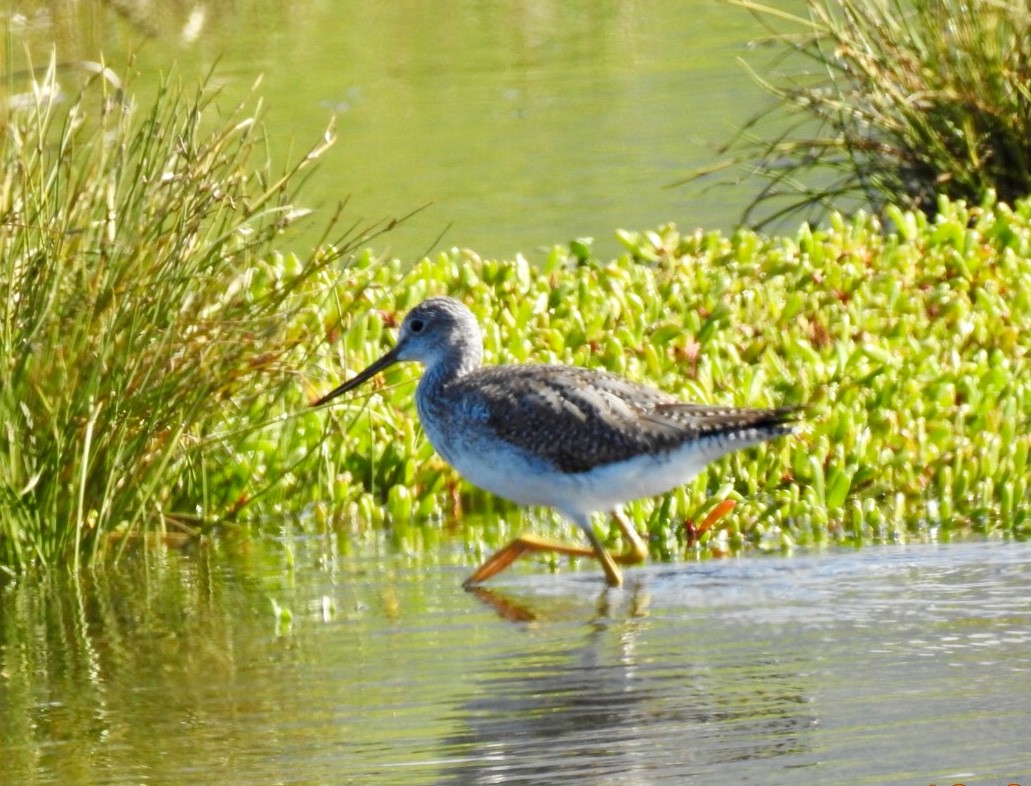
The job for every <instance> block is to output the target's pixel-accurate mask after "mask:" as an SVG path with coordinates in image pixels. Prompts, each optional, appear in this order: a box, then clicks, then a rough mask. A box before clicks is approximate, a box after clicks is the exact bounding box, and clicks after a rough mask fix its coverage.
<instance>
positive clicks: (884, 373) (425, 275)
mask: <svg viewBox="0 0 1031 786" xmlns="http://www.w3.org/2000/svg"><path fill="white" fill-rule="evenodd" d="M47 78H50V77H47ZM53 95H54V94H53V92H48V91H46V90H39V91H38V93H37V96H36V99H35V101H34V104H33V105H32V106H29V107H28V108H27V109H20V110H18V111H12V112H9V113H8V115H6V116H5V118H4V125H3V127H2V130H0V156H2V158H0V162H2V170H0V171H2V174H0V186H2V188H0V287H2V288H3V295H4V297H3V299H2V301H0V566H3V567H5V568H7V569H18V568H21V567H24V566H27V565H31V564H62V563H70V564H71V563H76V562H77V561H78V560H80V559H85V560H89V559H95V558H96V557H97V556H98V555H100V554H103V553H105V552H108V551H116V550H118V549H121V548H124V546H125V544H127V543H130V542H148V541H149V539H152V538H155V539H159V540H161V541H163V542H169V541H173V542H175V541H188V540H193V539H196V538H198V537H203V536H206V535H209V534H216V535H218V534H221V535H230V534H231V535H240V536H247V535H248V534H253V535H254V536H262V535H265V534H274V535H277V536H284V535H285V536H290V535H292V534H305V533H310V532H332V533H336V534H340V535H342V536H345V537H346V536H350V535H352V534H354V533H361V532H363V531H369V530H374V529H375V530H378V529H380V528H383V527H389V528H390V531H391V532H392V533H393V537H394V538H395V540H396V543H397V547H398V548H401V549H406V550H408V549H415V550H417V549H418V544H419V543H422V544H425V543H427V542H432V541H433V540H435V539H437V538H440V537H443V536H444V534H445V533H446V532H455V533H458V534H459V535H461V540H460V542H461V544H462V545H463V547H464V548H466V549H467V550H469V551H470V552H480V553H471V554H469V555H468V557H469V559H468V561H469V562H470V563H472V562H474V561H475V560H476V559H477V558H480V557H482V556H483V554H482V552H484V551H485V550H486V549H488V548H492V547H493V546H495V545H497V543H498V542H499V541H501V540H504V539H508V538H510V537H511V536H512V535H513V534H515V531H516V530H519V529H523V528H524V526H525V524H524V522H522V521H521V518H522V517H523V516H526V515H529V516H538V515H540V514H539V513H537V512H530V513H524V512H522V511H520V510H518V509H517V508H515V507H513V506H511V505H509V504H508V503H505V502H503V501H501V500H498V499H496V498H494V497H492V496H490V495H489V494H486V493H484V492H481V491H478V490H476V489H473V488H471V487H469V486H467V485H465V484H464V483H463V482H462V481H461V480H460V479H459V478H458V477H457V476H456V475H455V473H454V472H453V471H452V470H451V469H450V468H448V467H447V466H446V465H445V464H444V463H443V461H442V460H441V459H440V458H439V457H437V456H436V455H435V454H434V453H433V451H432V449H431V448H430V446H429V444H428V442H427V441H426V439H425V438H424V437H423V435H422V433H421V430H420V428H419V425H418V419H417V417H416V414H415V411H414V407H413V405H412V400H411V399H412V392H413V389H414V385H413V382H414V379H415V377H416V375H417V374H418V369H417V368H416V367H414V366H399V367H395V368H391V369H390V370H388V371H387V372H386V373H385V374H384V375H383V376H382V377H381V379H380V381H379V382H377V383H373V384H370V385H369V386H367V387H366V388H363V390H362V391H361V392H356V393H355V394H353V395H351V396H349V397H347V398H346V399H345V400H343V401H342V403H340V404H339V405H338V406H334V407H329V408H325V409H321V410H318V411H316V410H312V409H310V408H309V407H308V403H309V402H310V401H311V400H313V399H314V398H316V397H317V396H318V395H319V394H321V393H324V392H326V391H327V390H329V389H330V387H332V386H335V385H336V384H339V382H341V381H342V379H343V378H344V377H345V376H346V375H348V374H349V373H353V371H354V370H356V369H358V368H361V367H364V366H365V365H367V364H368V363H369V362H370V361H371V360H373V359H374V358H375V357H377V356H379V355H380V354H381V353H382V352H383V350H384V349H385V348H386V347H387V346H389V345H390V344H391V343H392V341H393V335H392V329H393V328H395V327H396V326H397V325H398V323H399V321H400V319H401V317H402V316H403V314H404V313H405V312H406V311H408V309H410V308H411V307H412V306H413V305H414V304H416V303H418V302H419V301H421V300H423V299H424V298H426V297H427V296H429V295H431V294H444V293H447V294H450V295H452V296H454V297H457V298H460V299H461V300H462V301H463V302H465V303H466V304H467V305H468V306H469V307H470V308H471V309H472V310H473V312H474V314H475V315H476V317H477V319H478V320H479V321H480V324H481V325H482V326H483V327H484V332H485V360H486V362H488V363H502V362H527V361H537V362H559V363H574V364H579V365H584V366H591V367H602V368H607V369H609V370H611V371H614V372H616V373H619V374H622V375H625V376H628V377H630V378H633V379H637V380H641V381H643V382H647V383H648V384H651V385H654V386H658V387H662V388H664V389H666V390H668V391H669V392H671V393H673V394H675V395H677V396H680V397H682V398H685V399H688V400H695V401H699V402H710V403H722V404H732V405H737V406H756V407H769V406H778V405H785V404H787V405H796V404H803V405H805V406H806V407H807V411H806V418H805V419H806V426H805V428H804V430H803V431H802V433H801V434H800V435H798V436H795V437H792V438H788V439H783V440H779V441H777V442H776V443H772V444H770V445H765V446H762V447H759V448H755V449H752V450H749V451H745V452H741V453H737V454H734V455H732V456H730V457H727V458H726V459H724V460H722V461H720V462H718V463H717V464H715V465H714V466H713V467H712V468H710V470H709V471H707V472H706V473H703V474H702V475H701V476H699V477H698V478H697V479H696V480H695V481H693V482H692V483H690V484H688V485H687V486H685V487H683V488H681V489H678V490H676V491H674V492H672V493H671V494H669V495H667V496H665V497H663V498H661V499H658V500H643V501H639V502H635V503H632V504H631V505H629V506H628V511H627V512H628V514H629V515H630V516H631V517H632V518H633V519H634V520H635V521H636V523H637V525H638V526H639V527H640V528H642V529H645V530H647V532H648V534H649V545H650V548H651V549H652V552H653V555H654V556H656V557H660V558H672V557H676V556H679V555H683V554H685V553H688V554H722V553H732V552H735V551H737V550H740V549H743V548H758V549H773V550H778V549H786V548H790V547H791V545H792V544H796V543H799V544H826V543H849V544H862V543H870V542H877V541H902V540H909V539H934V538H948V537H951V536H953V535H954V534H966V533H1004V534H1006V535H1009V536H1014V537H1026V536H1027V535H1028V534H1029V532H1031V523H1029V522H1031V517H1029V512H1031V503H1029V501H1028V485H1029V480H1028V479H1029V477H1031V473H1029V472H1028V454H1029V452H1031V428H1029V425H1031V367H1029V366H1031V363H1029V353H1031V325H1029V321H1031V320H1029V314H1031V203H1029V202H1027V201H1023V202H1017V203H1016V204H1015V206H1013V207H1010V206H1007V205H1005V204H1002V203H995V202H994V201H993V198H992V197H991V195H989V196H988V197H986V198H985V200H983V201H982V202H981V203H978V204H976V205H973V204H967V203H963V202H952V201H949V200H947V199H944V198H943V199H941V201H940V202H939V204H938V206H937V212H936V215H935V217H934V218H933V219H932V218H927V217H926V216H925V214H923V213H920V212H917V211H905V210H901V209H896V208H887V209H886V213H887V214H888V216H889V218H890V226H891V229H890V231H886V230H885V228H884V225H883V224H882V219H880V218H877V217H873V216H866V215H862V214H860V215H857V216H856V217H854V218H852V219H848V220H846V219H844V218H841V217H840V216H833V217H832V218H831V219H830V222H829V224H828V226H827V227H826V228H823V229H818V230H817V229H813V228H810V227H809V226H807V225H803V226H802V227H801V229H799V230H798V231H797V232H796V233H795V234H793V235H791V236H780V237H765V236H763V235H759V234H756V233H753V232H749V231H739V232H736V233H734V234H733V235H730V236H725V235H721V234H719V233H710V234H706V233H703V232H695V233H690V234H682V233H680V232H678V231H677V229H676V228H675V227H673V226H666V227H660V228H658V229H656V230H654V231H647V232H640V233H638V232H628V231H621V232H619V233H618V236H619V238H620V240H621V241H622V243H623V245H624V246H625V248H626V252H625V253H624V254H623V255H622V256H621V257H620V258H618V259H611V260H610V259H598V258H596V256H595V255H594V252H593V250H592V246H591V242H590V241H589V240H586V239H581V240H577V241H575V242H573V243H571V244H569V245H568V246H557V247H555V248H554V249H553V250H552V251H551V252H550V254H548V255H547V256H546V258H544V259H543V260H541V261H540V262H539V263H538V264H530V263H529V262H528V261H527V260H525V259H523V258H522V257H517V258H516V259H514V260H489V259H482V258H481V257H479V256H478V255H477V254H476V253H475V252H472V251H468V250H458V249H455V250H451V251H449V252H447V253H442V254H439V255H437V256H435V257H433V258H429V259H423V260H421V261H419V262H418V263H416V264H414V266H409V265H406V264H404V263H402V262H401V261H399V260H396V259H394V260H388V259H381V258H379V257H377V256H376V254H375V253H374V252H372V251H369V250H363V249H367V248H368V247H369V246H370V245H372V244H373V239H372V238H373V237H374V235H375V233H376V232H377V231H378V230H379V229H380V228H377V227H360V226H352V227H350V228H349V230H347V231H345V232H344V233H343V234H342V237H341V238H338V239H337V240H336V242H327V243H324V244H323V245H322V246H321V247H320V248H318V249H316V250H314V251H312V252H311V253H310V254H308V255H307V256H303V257H302V256H297V255H294V254H289V253H283V252H281V251H278V250H277V247H278V246H280V245H281V244H282V243H283V239H282V237H281V234H280V233H281V232H282V230H283V229H284V227H286V226H288V225H289V224H290V223H291V222H292V221H293V220H294V219H295V218H296V217H297V216H298V215H299V213H300V211H299V209H298V208H297V207H296V199H295V197H296V185H297V184H298V183H300V182H302V181H303V179H304V168H305V166H306V165H307V164H308V163H310V162H311V161H312V160H313V159H315V158H317V157H318V155H319V153H320V152H321V151H322V150H323V149H324V146H325V144H328V140H326V141H325V142H320V143H319V144H318V145H316V147H315V148H313V150H312V151H311V153H310V154H309V155H307V156H305V158H304V159H302V161H301V162H299V163H298V164H297V165H296V166H294V167H292V168H288V169H287V170H285V171H284V172H283V173H282V174H273V172H272V170H271V164H270V162H269V161H268V159H267V157H266V156H265V155H263V146H262V139H261V134H260V133H259V132H258V131H257V128H258V126H259V123H257V122H256V115H255V114H254V113H248V112H246V111H244V110H243V109H241V110H239V111H238V112H237V113H236V114H232V115H229V116H223V117H222V118H221V119H219V118H216V117H213V113H211V112H209V111H208V110H209V108H210V107H211V103H210V101H211V96H210V94H208V93H207V92H206V91H204V90H203V89H202V90H198V91H197V92H196V93H194V94H192V95H188V94H187V93H186V92H185V91H184V90H183V89H182V88H181V87H178V86H175V85H174V84H172V83H171V82H169V83H167V84H166V85H165V87H164V88H163V89H162V90H161V91H160V93H159V95H158V96H156V97H155V99H154V100H153V102H152V103H150V104H147V105H145V106H144V107H143V108H142V110H141V109H139V108H133V106H132V104H131V102H130V101H128V100H127V96H126V95H125V94H122V93H120V92H115V91H113V90H112V89H110V86H109V85H107V84H106V83H103V82H101V83H98V84H94V85H93V86H92V87H91V88H90V89H89V90H88V91H87V92H86V93H84V94H83V95H82V96H80V97H79V99H78V100H77V101H74V102H71V103H69V104H67V105H58V104H56V103H55V102H54V99H53V98H52V96H53ZM334 220H335V217H334V216H330V217H328V223H329V224H330V226H331V227H332V226H335V224H334ZM388 227H389V225H386V226H385V227H381V228H384V229H385V228H388ZM329 231H331V230H327V232H329ZM544 523H546V522H539V521H538V522H535V523H534V527H533V528H534V529H535V530H537V531H542V530H543V529H545V528H544V527H542V526H541V525H542V524H544ZM556 526H560V525H558V524H556ZM614 535H615V533H612V536H614ZM413 544H414V545H413Z"/></svg>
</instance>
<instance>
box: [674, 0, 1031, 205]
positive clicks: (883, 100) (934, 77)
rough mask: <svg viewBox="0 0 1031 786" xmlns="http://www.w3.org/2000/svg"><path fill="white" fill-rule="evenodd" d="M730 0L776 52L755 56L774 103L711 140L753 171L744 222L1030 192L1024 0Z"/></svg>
mask: <svg viewBox="0 0 1031 786" xmlns="http://www.w3.org/2000/svg"><path fill="white" fill-rule="evenodd" d="M729 2H730V3H731V4H732V5H735V6H738V7H742V8H745V9H748V10H749V11H751V12H752V13H753V14H754V15H755V17H756V18H757V19H758V20H759V21H760V22H761V23H762V24H763V25H764V27H765V28H766V29H767V30H768V31H769V33H770V38H769V41H768V42H770V43H772V44H773V46H774V47H775V49H776V52H777V55H776V57H775V59H774V62H773V63H769V64H763V65H762V66H761V67H760V66H756V68H757V69H758V68H761V76H757V78H758V79H759V81H760V83H761V84H762V85H763V87H764V88H765V89H766V90H767V92H769V93H770V94H771V95H772V96H773V97H774V98H775V99H776V103H775V104H774V106H773V107H772V108H770V109H765V110H762V111H760V112H758V113H757V114H756V115H755V116H754V117H753V118H752V120H751V121H750V122H749V123H748V124H747V125H746V126H745V128H744V129H743V130H742V132H741V133H740V135H738V136H737V137H736V138H735V139H734V140H732V141H731V142H730V143H729V144H728V145H726V146H725V147H724V148H723V150H722V151H721V152H722V153H723V154H724V155H725V156H726V159H725V161H724V162H723V165H724V166H730V165H732V166H734V167H735V168H736V169H739V168H744V169H746V170H747V171H749V172H750V173H751V174H753V175H756V176H758V177H759V178H760V179H761V181H763V185H762V187H761V188H760V190H759V192H758V194H757V196H756V197H755V199H754V200H753V201H752V203H751V205H750V206H749V208H748V209H747V210H746V213H745V216H744V220H745V221H746V222H748V223H752V224H758V225H765V224H768V223H769V222H771V221H777V220H779V219H782V218H783V217H784V216H786V215H789V214H790V215H793V216H797V215H800V214H802V215H806V214H809V213H813V212H816V213H817V214H818V215H819V214H822V213H823V212H824V211H826V210H827V209H828V208H830V209H834V208H837V209H852V208H854V207H855V206H856V205H857V204H862V205H866V206H868V207H871V208H872V209H874V210H877V211H879V210H882V209H883V208H884V207H885V206H887V205H889V204H894V205H900V206H902V207H904V208H913V209H918V210H922V211H924V212H927V213H933V212H934V211H935V210H936V209H937V200H938V196H939V195H945V196H948V197H949V198H950V199H953V200H966V201H968V202H970V203H972V204H977V203H979V202H981V201H982V200H983V199H984V198H985V196H986V194H988V193H989V192H994V193H995V194H996V196H997V198H999V199H1000V200H1002V201H1005V202H1008V203H1012V202H1014V201H1015V200H1017V199H1019V198H1021V197H1024V196H1026V195H1027V194H1029V193H1031V87H1029V85H1031V51H1029V49H1028V47H1027V41H1028V40H1029V39H1031V7H1029V6H1028V5H1027V3H1024V2H1016V1H1015V0H874V1H872V2H871V1H870V0H807V3H806V9H807V13H804V14H794V13H790V12H787V11H785V10H782V9H780V8H774V7H772V6H770V5H766V4H763V3H760V2H755V0H729ZM757 73H759V72H758V71H757ZM709 171H711V168H710V169H709V170H708V171H707V172H705V173H703V172H696V173H693V174H692V176H691V177H689V178H688V179H695V178H697V177H699V176H701V175H703V174H708V172H709Z"/></svg>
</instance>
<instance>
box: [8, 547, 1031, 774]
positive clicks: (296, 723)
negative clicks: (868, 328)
mask: <svg viewBox="0 0 1031 786" xmlns="http://www.w3.org/2000/svg"><path fill="white" fill-rule="evenodd" d="M222 548H226V547H225V546H224V545H223V547H222ZM465 562H466V559H465V558H464V557H463V555H462V554H461V553H459V550H458V549H457V547H456V546H455V545H454V544H453V543H451V542H448V541H447V540H445V541H444V542H442V543H440V544H439V545H438V546H436V547H434V548H430V549H425V550H424V552H423V553H422V554H421V555H420V556H418V557H415V556H413V554H412V553H411V551H410V550H408V549H405V548H394V547H391V546H390V545H389V544H388V543H386V542H384V541H383V540H381V539H376V538H370V539H367V540H365V541H361V542H356V543H348V542H345V541H342V540H341V541H338V540H334V539H325V540H319V539H315V540H311V541H307V542H301V543H293V544H292V545H291V546H290V548H287V547H286V546H285V545H283V544H276V543H272V544H265V546H259V545H257V544H253V543H252V544H239V545H237V546H235V547H233V548H231V549H227V550H225V551H222V552H221V553H209V552H208V551H207V550H205V549H201V550H199V551H198V552H196V553H193V554H181V553H175V552H162V551H150V552H148V554H147V555H145V556H136V557H132V558H129V559H127V560H126V561H125V562H123V563H122V564H121V565H120V566H119V568H118V570H114V571H107V572H105V573H101V574H96V575H84V576H83V577H82V578H81V579H80V580H79V581H73V580H69V579H62V578H60V577H57V576H55V575H51V576H47V577H44V578H41V579H32V580H29V579H25V580H23V581H21V582H19V583H16V584H9V585H8V586H6V587H5V588H4V589H3V592H2V596H0V601H2V605H0V706H2V707H3V708H4V711H3V713H2V714H0V750H2V751H3V770H4V779H3V781H4V783H5V784H11V785H12V786H14V784H46V783H55V784H58V783H59V784H87V783H104V784H137V783H141V784H142V783H146V784H180V783H222V784H241V785H242V784H247V785H248V786H249V785H250V784H256V783H284V784H285V783H290V784H323V783H354V784H376V783H384V784H387V783H403V784H449V783H455V784H459V783H461V784H470V783H527V784H530V783H549V784H558V783H577V784H602V783H649V784H658V783H670V784H674V783H676V784H679V783H705V784H708V783H711V784H716V783H763V784H786V785H787V784H798V783H819V784H823V785H825V786H826V785H827V784H842V785H844V784H849V785H850V786H851V785H852V784H857V783H877V784H886V783H906V784H932V783H937V784H942V783H949V784H952V783H966V784H1009V783H1020V784H1028V783H1031V756H1029V749H1028V745H1027V729H1028V728H1031V597H1029V595H1028V592H1027V587H1028V582H1027V577H1028V575H1031V544H1027V543H1001V542H973V543H961V544H952V545H933V546H911V547H873V548H868V549H864V550H862V551H829V552H823V553H816V554H809V555H801V556H797V557H794V558H790V559H785V558H780V557H754V558H741V559H730V560H721V561H710V562H705V563H688V564H675V565H651V566H647V567H644V568H641V569H637V570H633V571H632V572H630V573H629V579H630V581H629V582H628V584H629V586H628V588H627V589H624V590H605V589H603V586H602V582H601V580H600V576H599V574H598V572H597V570H596V569H595V567H594V566H593V565H590V566H585V569H584V570H579V571H567V570H563V571H561V572H559V573H557V574H551V573H548V572H546V571H543V570H542V569H541V568H540V567H539V566H536V567H535V566H533V565H532V564H522V565H521V567H520V568H519V569H516V570H513V571H510V572H508V573H506V574H505V575H504V576H502V577H499V579H498V580H497V581H496V582H495V583H493V584H492V585H491V588H490V589H489V590H486V591H484V592H482V593H480V594H471V593H467V592H464V591H463V590H462V589H461V579H462V577H463V575H464V573H465V571H466V570H467V566H466V565H465ZM276 607H278V610H276V611H274V608H276Z"/></svg>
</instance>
